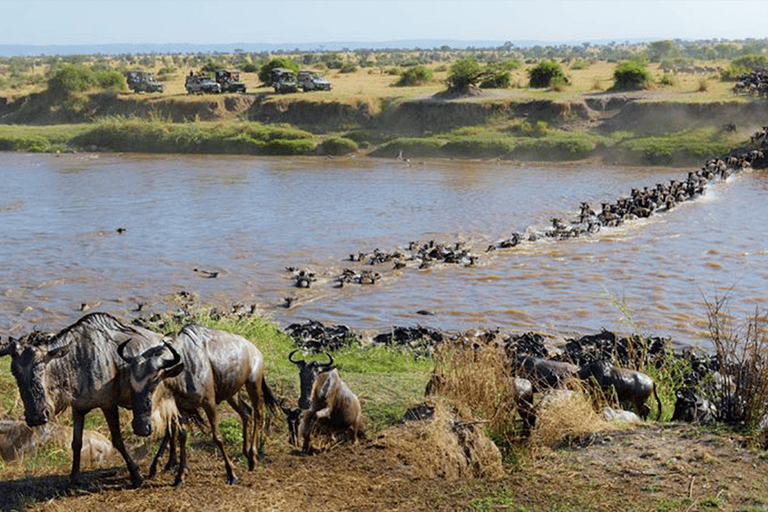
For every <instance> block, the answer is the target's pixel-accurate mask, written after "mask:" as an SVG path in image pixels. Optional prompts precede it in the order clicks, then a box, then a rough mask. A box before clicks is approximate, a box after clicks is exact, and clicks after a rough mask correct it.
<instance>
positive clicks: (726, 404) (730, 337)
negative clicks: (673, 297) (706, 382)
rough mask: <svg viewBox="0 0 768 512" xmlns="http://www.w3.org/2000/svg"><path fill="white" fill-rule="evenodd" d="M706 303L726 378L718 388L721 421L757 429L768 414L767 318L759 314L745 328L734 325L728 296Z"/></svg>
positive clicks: (710, 329)
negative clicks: (729, 309) (728, 308)
mask: <svg viewBox="0 0 768 512" xmlns="http://www.w3.org/2000/svg"><path fill="white" fill-rule="evenodd" d="M705 303H706V306H707V317H708V320H709V338H710V340H712V344H713V345H714V346H715V353H716V355H717V362H718V366H719V367H720V374H721V375H722V377H723V378H722V379H720V382H719V383H716V385H715V393H716V400H717V403H718V412H719V416H720V418H719V419H721V420H723V421H726V422H728V423H732V424H737V425H745V426H747V427H748V428H755V427H757V426H758V424H760V423H761V420H764V418H765V417H766V415H768V361H766V357H765V354H766V353H768V315H766V314H765V313H763V314H760V312H758V311H756V312H755V313H754V315H753V316H752V317H750V318H748V319H747V321H746V322H745V324H744V325H737V326H734V325H733V324H732V322H733V317H732V316H731V315H730V314H729V312H728V310H727V303H728V297H727V296H726V297H724V298H721V299H717V298H716V299H715V301H714V302H709V301H707V300H706V299H705Z"/></svg>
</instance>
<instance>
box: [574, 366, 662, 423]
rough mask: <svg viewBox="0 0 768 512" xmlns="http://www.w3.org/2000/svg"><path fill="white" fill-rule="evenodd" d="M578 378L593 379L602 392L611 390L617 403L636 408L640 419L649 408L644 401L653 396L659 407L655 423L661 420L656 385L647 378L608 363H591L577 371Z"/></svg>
mask: <svg viewBox="0 0 768 512" xmlns="http://www.w3.org/2000/svg"><path fill="white" fill-rule="evenodd" d="M579 377H580V378H581V379H584V380H587V379H590V378H594V379H595V381H596V382H597V385H598V386H600V388H601V389H603V390H610V389H611V388H613V389H614V390H615V391H616V396H617V398H618V399H619V403H622V402H629V403H631V404H633V405H634V406H635V407H636V408H637V411H638V413H639V414H640V417H641V418H643V419H646V418H648V413H650V412H651V409H650V407H648V406H647V405H645V402H646V400H648V398H650V396H651V394H653V396H654V398H656V404H657V405H658V407H659V414H658V416H657V418H656V421H658V420H659V418H661V412H662V408H661V400H659V395H658V394H657V393H656V383H655V382H653V379H651V378H650V377H649V376H647V375H646V374H644V373H640V372H638V371H635V370H629V369H626V368H617V367H615V366H614V365H613V364H611V363H610V362H608V361H593V362H591V363H589V364H586V365H584V366H582V367H581V368H580V369H579Z"/></svg>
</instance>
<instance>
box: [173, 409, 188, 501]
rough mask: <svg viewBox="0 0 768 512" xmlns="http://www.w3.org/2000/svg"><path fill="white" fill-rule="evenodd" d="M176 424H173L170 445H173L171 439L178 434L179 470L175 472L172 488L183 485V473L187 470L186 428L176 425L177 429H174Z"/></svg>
mask: <svg viewBox="0 0 768 512" xmlns="http://www.w3.org/2000/svg"><path fill="white" fill-rule="evenodd" d="M176 427H177V426H176V424H175V423H174V428H173V431H174V435H172V436H171V445H173V438H175V437H176V436H175V434H178V439H179V469H178V471H177V472H176V479H175V480H174V481H173V486H174V487H179V486H180V485H181V484H182V483H184V472H185V471H186V470H187V428H186V427H185V426H184V425H183V424H180V425H178V428H176Z"/></svg>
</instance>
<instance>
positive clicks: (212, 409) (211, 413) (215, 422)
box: [182, 402, 237, 485]
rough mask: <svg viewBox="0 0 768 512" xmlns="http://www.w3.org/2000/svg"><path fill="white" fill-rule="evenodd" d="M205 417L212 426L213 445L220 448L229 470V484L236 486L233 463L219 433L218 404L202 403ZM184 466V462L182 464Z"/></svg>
mask: <svg viewBox="0 0 768 512" xmlns="http://www.w3.org/2000/svg"><path fill="white" fill-rule="evenodd" d="M202 406H203V410H204V411H205V415H206V416H208V423H210V425H211V434H212V435H213V443H214V444H215V445H216V446H217V447H218V448H219V451H220V452H221V456H222V457H224V466H225V467H226V469H227V483H228V484H230V485H234V484H235V483H237V477H236V476H235V470H234V469H233V468H232V461H231V460H229V456H228V455H227V451H226V450H225V449H224V442H223V441H222V440H221V434H220V433H219V418H218V413H217V411H216V404H214V403H211V402H203V403H202ZM182 464H183V462H182Z"/></svg>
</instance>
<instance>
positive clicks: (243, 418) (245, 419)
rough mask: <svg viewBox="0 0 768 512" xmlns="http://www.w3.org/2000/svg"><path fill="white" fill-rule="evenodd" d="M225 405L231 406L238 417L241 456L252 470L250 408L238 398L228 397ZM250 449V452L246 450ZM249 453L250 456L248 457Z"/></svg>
mask: <svg viewBox="0 0 768 512" xmlns="http://www.w3.org/2000/svg"><path fill="white" fill-rule="evenodd" d="M227 403H229V405H231V406H232V409H234V410H235V412H236V413H237V414H238V415H239V416H240V423H241V424H242V426H243V456H245V458H246V459H247V460H248V469H249V470H252V469H253V467H254V462H253V442H249V438H248V436H249V435H250V434H251V429H250V422H251V413H252V409H251V406H250V405H248V404H247V403H245V402H244V401H243V400H242V399H241V398H240V397H239V396H237V397H229V398H228V399H227ZM249 447H250V448H251V450H250V452H249V450H248V448H249ZM249 453H250V455H249Z"/></svg>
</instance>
